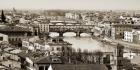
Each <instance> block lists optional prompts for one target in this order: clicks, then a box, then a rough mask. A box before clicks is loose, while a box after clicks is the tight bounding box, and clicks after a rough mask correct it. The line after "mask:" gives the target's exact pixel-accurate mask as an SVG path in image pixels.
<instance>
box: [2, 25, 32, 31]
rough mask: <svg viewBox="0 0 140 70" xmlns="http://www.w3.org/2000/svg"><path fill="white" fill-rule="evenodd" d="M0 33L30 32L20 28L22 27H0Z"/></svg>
mask: <svg viewBox="0 0 140 70" xmlns="http://www.w3.org/2000/svg"><path fill="white" fill-rule="evenodd" d="M0 31H9V32H14V31H20V32H23V31H27V32H28V31H30V30H29V29H27V28H22V27H18V26H3V27H0Z"/></svg>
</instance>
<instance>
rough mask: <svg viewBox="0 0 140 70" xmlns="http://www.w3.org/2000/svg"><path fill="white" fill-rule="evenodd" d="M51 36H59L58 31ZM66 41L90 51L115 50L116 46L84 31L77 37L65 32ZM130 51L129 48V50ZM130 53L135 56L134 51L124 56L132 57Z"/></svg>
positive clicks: (74, 46) (76, 47) (75, 46)
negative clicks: (93, 37) (107, 43)
mask: <svg viewBox="0 0 140 70" xmlns="http://www.w3.org/2000/svg"><path fill="white" fill-rule="evenodd" d="M50 36H51V37H55V36H59V34H58V33H53V32H52V33H50ZM63 36H64V41H67V42H69V43H71V44H72V47H73V48H75V49H79V48H80V49H81V50H88V51H93V52H94V51H102V52H114V50H115V46H111V45H106V44H104V43H102V42H100V41H98V40H96V39H92V38H91V36H90V34H86V33H82V34H81V36H80V37H76V35H75V33H72V32H68V33H64V34H63ZM125 51H126V50H125ZM127 51H128V50H127ZM130 55H132V56H135V54H134V53H124V57H128V58H132V56H131V57H130Z"/></svg>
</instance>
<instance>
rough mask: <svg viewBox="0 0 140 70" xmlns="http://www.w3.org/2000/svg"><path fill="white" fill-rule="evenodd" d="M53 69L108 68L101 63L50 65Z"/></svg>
mask: <svg viewBox="0 0 140 70" xmlns="http://www.w3.org/2000/svg"><path fill="white" fill-rule="evenodd" d="M52 69H53V70H108V69H107V67H106V66H105V65H103V64H77V65H74V64H59V65H52Z"/></svg>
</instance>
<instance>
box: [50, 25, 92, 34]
mask: <svg viewBox="0 0 140 70" xmlns="http://www.w3.org/2000/svg"><path fill="white" fill-rule="evenodd" d="M49 32H58V33H59V36H63V33H65V32H75V33H76V36H80V34H81V33H91V34H93V33H94V25H49Z"/></svg>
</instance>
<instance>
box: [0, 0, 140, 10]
mask: <svg viewBox="0 0 140 70" xmlns="http://www.w3.org/2000/svg"><path fill="white" fill-rule="evenodd" d="M13 7H14V8H16V9H79V10H96V9H98V10H106V9H107V10H140V0H0V9H12V8H13Z"/></svg>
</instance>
